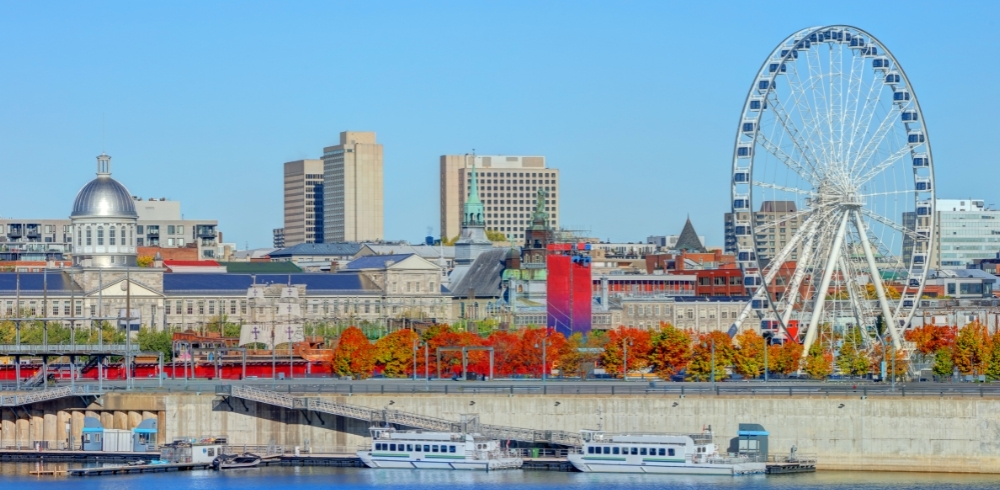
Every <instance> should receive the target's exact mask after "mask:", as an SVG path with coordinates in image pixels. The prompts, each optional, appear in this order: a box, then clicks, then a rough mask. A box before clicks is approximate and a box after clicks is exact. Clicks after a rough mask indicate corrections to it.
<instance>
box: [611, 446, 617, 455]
mask: <svg viewBox="0 0 1000 490" xmlns="http://www.w3.org/2000/svg"><path fill="white" fill-rule="evenodd" d="M612 449H613V452H614V454H618V446H615V447H614V448H612Z"/></svg>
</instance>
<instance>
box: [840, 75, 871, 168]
mask: <svg viewBox="0 0 1000 490" xmlns="http://www.w3.org/2000/svg"><path fill="white" fill-rule="evenodd" d="M864 67H865V61H864V58H862V57H860V56H851V74H850V82H849V84H848V88H847V101H846V103H845V104H844V121H845V123H844V124H845V125H846V124H847V122H846V121H847V119H850V121H851V124H850V126H849V127H850V129H851V131H850V137H848V136H847V133H848V131H847V126H845V128H844V133H843V135H842V136H843V139H844V140H845V142H846V144H845V148H844V150H843V151H842V152H841V154H840V156H839V158H840V160H841V161H844V162H846V161H849V158H850V155H851V151H853V149H854V139H855V136H856V133H857V127H858V104H860V103H861V85H862V81H863V77H862V74H863V70H864ZM848 110H850V114H848V112H847V111H848Z"/></svg>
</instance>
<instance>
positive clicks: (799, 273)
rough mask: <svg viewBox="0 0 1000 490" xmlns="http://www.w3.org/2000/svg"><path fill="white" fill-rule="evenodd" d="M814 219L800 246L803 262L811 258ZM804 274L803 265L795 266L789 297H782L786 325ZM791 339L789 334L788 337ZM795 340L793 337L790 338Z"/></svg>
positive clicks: (814, 232)
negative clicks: (803, 242)
mask: <svg viewBox="0 0 1000 490" xmlns="http://www.w3.org/2000/svg"><path fill="white" fill-rule="evenodd" d="M816 223H819V221H816V222H814V223H813V224H812V226H810V227H809V231H808V232H807V233H808V235H809V236H808V237H807V238H806V242H805V246H804V247H803V248H802V257H800V258H799V260H800V262H801V263H803V264H808V263H809V262H810V261H811V260H812V248H813V242H814V237H815V236H816ZM805 275H806V269H805V267H796V268H795V273H794V274H793V275H792V282H791V286H790V287H789V288H788V294H789V296H790V297H785V298H783V301H784V302H785V311H784V312H783V313H782V314H781V324H782V325H788V321H789V320H791V319H792V310H793V309H794V307H795V302H796V301H798V296H799V288H800V287H801V286H802V278H803V277H805ZM788 338H789V339H792V338H791V336H789V337H788ZM792 340H795V339H792Z"/></svg>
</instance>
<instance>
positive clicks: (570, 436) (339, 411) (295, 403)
mask: <svg viewBox="0 0 1000 490" xmlns="http://www.w3.org/2000/svg"><path fill="white" fill-rule="evenodd" d="M215 393H216V394H217V395H221V396H231V397H234V398H239V399H242V400H247V401H253V402H257V403H265V404H268V405H273V406H277V407H283V408H287V409H290V410H306V411H310V412H316V413H323V414H330V415H336V416H338V417H347V418H352V419H355V420H363V421H365V422H368V423H373V424H377V423H387V424H396V425H401V426H404V427H412V428H414V429H423V430H430V431H435V432H478V433H480V434H482V435H484V436H487V437H491V438H495V439H500V440H512V441H521V442H531V443H549V444H559V445H562V446H581V445H583V442H582V441H581V440H580V435H579V434H576V433H572V432H566V431H555V430H534V429H525V428H521V427H508V426H502V425H490V424H479V423H476V422H472V423H473V424H475V426H470V422H456V421H451V420H447V419H441V418H437V417H428V416H426V415H418V414H415V413H411V412H404V411H402V410H388V409H386V410H378V409H374V408H367V407H359V406H357V405H349V404H346V403H335V402H331V401H329V400H325V399H322V398H310V397H294V396H291V395H285V394H282V393H278V392H275V391H271V390H263V389H260V388H253V387H249V386H239V385H237V386H233V385H219V386H216V388H215Z"/></svg>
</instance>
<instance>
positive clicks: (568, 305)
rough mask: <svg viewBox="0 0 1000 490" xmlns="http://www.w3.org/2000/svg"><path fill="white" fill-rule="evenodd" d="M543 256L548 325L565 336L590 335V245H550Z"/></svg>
mask: <svg viewBox="0 0 1000 490" xmlns="http://www.w3.org/2000/svg"><path fill="white" fill-rule="evenodd" d="M548 250H549V254H548V256H547V257H546V269H547V270H546V281H547V284H546V300H547V303H548V305H547V308H546V310H547V314H548V326H549V328H553V329H555V331H557V332H561V333H562V334H563V335H566V336H567V337H568V336H570V335H572V334H574V333H576V332H582V333H588V332H590V319H591V317H590V313H591V300H592V293H591V276H590V255H589V252H590V244H589V243H580V244H576V245H572V244H568V243H558V244H550V245H549V246H548Z"/></svg>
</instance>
